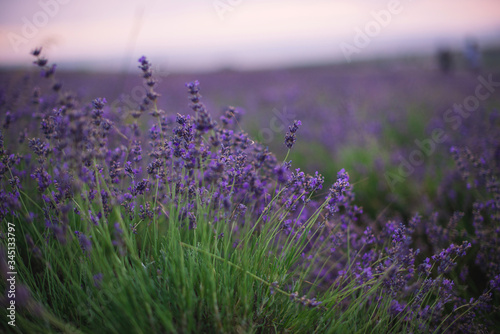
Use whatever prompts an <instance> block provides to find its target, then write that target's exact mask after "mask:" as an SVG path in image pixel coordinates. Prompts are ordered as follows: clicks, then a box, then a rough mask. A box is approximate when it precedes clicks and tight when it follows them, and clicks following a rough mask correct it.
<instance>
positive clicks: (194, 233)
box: [0, 49, 500, 333]
mask: <svg viewBox="0 0 500 334" xmlns="http://www.w3.org/2000/svg"><path fill="white" fill-rule="evenodd" d="M33 55H34V56H35V57H36V60H35V64H36V65H37V66H38V67H40V68H41V76H42V77H43V78H44V79H47V81H46V85H45V87H40V88H38V87H36V88H35V89H34V90H33V91H27V90H22V91H20V92H19V94H18V95H14V96H7V97H6V98H7V99H10V100H8V101H7V102H6V103H2V106H1V108H2V114H3V115H4V117H3V118H4V123H3V124H4V128H3V130H2V132H1V133H0V183H1V184H2V187H1V190H0V218H1V220H2V225H1V230H0V231H1V235H0V240H1V247H0V274H1V275H2V280H1V283H0V284H1V286H0V287H1V288H2V289H4V290H5V291H7V285H6V283H5V282H6V279H7V273H8V272H9V267H8V266H9V265H10V262H8V261H9V259H10V258H9V257H8V253H7V249H8V247H9V245H8V243H9V241H8V240H9V239H8V235H9V234H8V233H9V232H11V231H10V230H9V226H12V225H15V253H16V260H15V266H16V270H17V273H18V274H17V281H16V297H15V303H16V307H17V309H16V310H17V313H16V326H15V327H12V326H10V327H9V326H8V325H7V324H6V323H4V322H2V325H1V326H2V328H3V329H5V330H9V331H13V332H19V333H26V332H68V333H69V332H71V333H74V332H78V333H87V332H88V333H94V332H105V333H117V332H119V333H122V332H123V333H129V332H134V333H136V332H137V333H142V332H159V333H163V332H165V333H166V332H172V333H173V332H196V333H200V332H231V333H232V332H297V333H298V332H304V333H309V332H331V333H346V332H373V333H388V332H395V333H396V332H397V333H399V332H435V333H441V332H446V331H449V332H457V331H470V332H475V331H478V330H489V329H493V328H495V327H494V326H495V323H494V322H493V317H492V316H491V312H492V311H494V310H496V306H495V305H496V304H495V301H496V300H497V298H498V286H499V279H498V278H499V277H500V276H499V275H500V272H499V268H498V266H497V265H495V264H494V263H496V262H495V261H491V259H492V258H491V257H493V259H496V257H495V256H496V253H497V252H496V250H497V239H498V238H497V234H498V205H499V204H498V198H499V195H498V184H497V179H496V176H495V173H494V172H493V171H491V170H489V169H488V168H487V166H486V162H484V161H482V160H478V159H476V158H475V157H474V155H473V154H472V153H471V152H469V151H467V150H465V151H463V152H464V153H463V152H462V151H460V150H453V154H454V156H455V158H456V160H457V161H458V162H459V169H460V171H461V172H462V175H464V177H465V178H470V177H471V174H470V172H468V173H467V167H465V164H464V163H463V162H462V160H463V157H464V156H465V157H466V158H467V161H469V163H470V164H471V165H472V166H473V167H474V168H475V170H476V171H477V173H478V178H477V179H475V180H476V181H475V182H474V184H475V185H477V186H478V187H480V186H485V187H486V189H487V192H488V194H491V195H492V197H493V199H492V200H487V201H486V202H478V203H476V204H474V220H473V225H471V226H472V227H473V228H474V230H473V231H472V232H467V229H459V228H458V227H457V226H458V224H459V222H460V220H461V219H462V217H463V215H461V214H458V213H457V214H456V215H455V216H453V217H452V219H451V220H450V223H449V225H448V226H447V227H446V228H445V227H440V226H439V225H438V224H432V220H431V219H430V218H429V219H426V218H423V217H420V216H419V215H415V216H414V217H413V218H411V219H409V220H408V221H403V220H401V219H399V218H397V217H396V218H395V219H393V220H388V221H387V222H385V223H383V224H374V223H372V222H370V221H369V220H366V219H359V218H360V216H361V215H362V214H363V210H362V208H360V207H358V206H357V205H356V204H355V197H354V193H353V189H352V186H351V179H350V177H349V174H348V172H347V171H345V170H344V169H342V170H340V171H339V172H338V173H337V176H336V180H335V181H334V182H333V184H332V185H331V186H330V187H328V190H327V191H325V192H323V187H324V184H325V178H324V177H323V176H322V175H321V174H320V173H318V172H316V173H314V174H313V175H310V174H307V173H305V172H304V171H302V170H300V169H299V168H292V162H291V161H288V160H287V159H288V156H289V155H288V154H287V155H286V157H285V158H284V159H283V160H280V159H279V158H278V157H277V156H276V155H274V154H273V153H272V152H270V151H269V149H268V148H267V147H265V146H263V145H261V144H259V143H258V142H256V141H254V140H252V139H251V138H250V136H249V135H248V134H247V133H245V132H244V131H242V129H241V127H240V125H239V122H238V120H239V119H240V117H241V115H240V113H239V111H238V109H237V108H234V107H228V108H226V109H225V110H224V113H223V114H222V115H221V116H220V118H219V119H218V121H217V120H216V118H215V117H214V116H213V115H212V114H211V113H210V112H209V110H208V108H207V107H206V105H205V104H204V103H203V102H202V96H201V94H200V92H201V88H200V84H199V82H198V81H193V82H190V83H187V84H186V88H187V95H188V101H189V107H190V109H191V111H190V112H189V113H181V112H180V110H179V112H178V113H175V114H174V113H167V112H165V111H163V110H161V109H160V108H158V105H157V103H158V100H159V98H160V94H158V93H157V92H156V91H155V89H156V82H155V79H154V72H153V71H152V66H151V64H150V62H149V61H148V60H147V58H146V57H141V58H140V59H139V68H140V70H141V72H142V77H143V79H144V80H145V82H146V85H147V86H148V87H149V89H148V90H147V91H145V92H144V99H143V100H142V102H141V103H140V105H138V106H137V108H135V109H133V110H128V111H124V110H123V109H120V110H114V109H112V108H110V107H109V106H108V105H107V100H106V98H105V97H91V98H90V100H89V101H88V102H85V99H82V100H80V99H79V98H77V97H75V96H74V95H73V94H71V93H69V92H65V91H63V90H62V87H63V86H62V84H60V83H59V81H57V80H56V79H55V71H56V67H55V65H51V66H49V65H48V60H47V59H46V58H44V57H43V56H42V55H41V50H40V49H37V50H35V51H34V52H33ZM49 81H50V82H49ZM4 111H5V113H4ZM26 119H28V120H30V121H29V122H26ZM304 123H306V121H304ZM301 124H302V123H301V121H298V120H297V121H294V123H293V124H291V125H290V126H289V131H288V132H287V133H286V135H285V141H284V145H285V146H286V147H287V149H288V152H289V153H290V152H291V150H293V149H294V144H295V143H296V140H297V138H296V137H297V135H299V136H300V131H298V130H299V126H300V125H301ZM464 154H465V155H464ZM485 215H489V216H488V217H487V218H485V217H486V216H485ZM367 222H368V223H367ZM422 230H425V231H427V234H428V235H429V243H428V244H429V246H428V247H425V248H423V249H422V250H420V249H418V248H417V244H418V241H419V240H420V239H421V235H420V232H421V231H422ZM457 231H459V232H460V233H458V232H457ZM483 238H487V239H483ZM471 250H472V252H471ZM467 258H474V259H475V260H474V261H475V263H476V264H477V265H478V266H481V267H482V268H485V271H484V275H485V276H484V280H483V281H484V282H485V284H483V285H484V286H482V287H481V288H478V289H476V292H478V291H480V290H481V291H480V292H479V295H476V296H474V297H472V298H470V297H471V296H470V294H469V292H468V291H467V290H466V289H465V286H464V283H467V282H469V281H468V280H467V277H466V276H467V275H466V273H464V268H466V263H465V262H464V259H467ZM490 261H491V262H490ZM459 269H460V272H459V273H457V271H458V270H459ZM462 274H463V275H462ZM459 276H460V277H462V276H465V277H466V278H465V280H462V281H460V277H459ZM11 300H14V299H13V297H9V295H8V294H6V295H5V296H4V297H3V299H2V301H3V303H4V304H5V305H7V304H8V303H10V301H11ZM4 309H5V308H4ZM4 309H3V310H4ZM2 312H4V311H2ZM4 319H5V314H4Z"/></svg>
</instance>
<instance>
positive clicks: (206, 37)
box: [0, 0, 500, 71]
mask: <svg viewBox="0 0 500 334" xmlns="http://www.w3.org/2000/svg"><path fill="white" fill-rule="evenodd" d="M391 8H392V9H394V10H393V12H392V13H391V11H390V10H391ZM395 8H396V9H397V10H395ZM381 11H383V13H391V14H390V17H387V16H385V17H384V18H385V20H386V21H384V24H383V25H381V24H380V23H376V21H375V18H374V14H373V12H376V13H382V12H381ZM380 15H382V14H380ZM382 16H383V15H382ZM377 26H378V28H377ZM370 27H372V29H375V30H373V31H372V36H371V37H370V36H369V37H368V40H369V41H368V42H367V44H366V45H362V47H357V51H356V52H355V53H351V54H350V56H349V57H348V58H349V59H350V60H361V59H365V58H369V57H373V56H379V55H383V54H394V53H407V54H408V53H410V54H411V53H422V52H432V51H433V50H435V49H436V48H437V47H438V46H440V45H447V46H450V47H452V48H457V49H460V48H462V47H463V44H464V40H465V38H467V37H474V38H476V39H478V40H479V42H480V44H482V45H485V44H493V43H496V42H500V1H498V0H476V1H469V0H434V1H432V0H400V1H398V0H392V1H387V0H386V1H380V0H339V1H333V0H332V1H323V0H310V1H305V0H297V1H295V0H266V1H264V0H185V1H181V0H176V1H173V0H150V1H133V0H120V1H118V0H107V1H97V0H85V1H84V0H36V1H32V0H24V1H7V0H0V66H2V65H4V66H5V65H22V64H28V63H29V62H30V60H31V58H30V56H29V51H30V50H32V49H33V48H35V47H36V46H39V45H43V46H44V47H45V49H46V52H47V56H48V57H50V59H51V61H55V62H57V63H58V64H59V65H60V66H61V65H62V66H65V67H67V68H72V67H73V66H76V67H79V68H96V69H102V68H106V69H110V70H122V69H126V68H131V67H132V66H134V67H135V63H134V61H135V60H136V58H139V57H140V56H141V55H143V54H145V55H147V56H148V57H149V58H150V59H151V60H152V61H153V62H154V63H157V64H158V63H161V64H162V66H166V67H168V68H169V69H171V70H172V71H198V70H214V69H220V68H235V69H253V68H272V67H276V66H278V67H283V66H293V65H306V64H315V63H327V62H347V58H346V56H345V51H344V52H343V51H342V46H344V48H345V46H346V45H352V46H356V44H355V37H356V34H357V31H359V30H361V31H366V29H367V28H370ZM357 29H359V30H357ZM358 46H359V44H358ZM351 51H352V49H351Z"/></svg>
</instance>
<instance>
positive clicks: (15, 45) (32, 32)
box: [7, 0, 71, 53]
mask: <svg viewBox="0 0 500 334" xmlns="http://www.w3.org/2000/svg"><path fill="white" fill-rule="evenodd" d="M70 1H71V0H40V1H38V6H39V7H40V10H38V11H37V12H35V13H34V14H33V15H32V16H31V18H28V17H26V16H23V17H21V21H22V23H23V24H22V27H21V31H19V33H18V32H9V33H8V34H7V38H8V39H9V43H10V46H11V47H12V49H13V50H14V52H16V53H18V52H19V51H20V47H21V46H23V45H26V44H28V43H29V41H30V40H32V39H33V38H35V37H36V36H37V35H38V33H39V32H40V29H42V28H44V27H45V26H46V25H47V24H49V22H50V19H51V18H53V17H55V16H56V15H57V14H58V13H59V10H60V9H61V5H66V4H67V3H69V2H70Z"/></svg>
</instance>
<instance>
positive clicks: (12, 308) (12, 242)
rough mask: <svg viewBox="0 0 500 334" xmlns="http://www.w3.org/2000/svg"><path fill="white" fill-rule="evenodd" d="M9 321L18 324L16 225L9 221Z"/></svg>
mask: <svg viewBox="0 0 500 334" xmlns="http://www.w3.org/2000/svg"><path fill="white" fill-rule="evenodd" d="M7 270H8V271H7V273H6V274H7V278H6V280H7V284H6V286H7V288H6V290H7V298H8V306H7V318H8V321H7V323H8V324H9V326H14V327H15V326H16V275H17V271H16V226H15V224H14V223H10V222H7Z"/></svg>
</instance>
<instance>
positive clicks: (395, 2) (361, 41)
mask: <svg viewBox="0 0 500 334" xmlns="http://www.w3.org/2000/svg"><path fill="white" fill-rule="evenodd" d="M408 1H412V0H408ZM402 11H403V4H402V2H401V1H399V0H390V1H389V2H388V3H387V5H386V7H385V9H381V10H379V11H372V12H370V16H371V17H372V20H370V21H368V22H366V24H365V25H364V26H363V27H359V26H357V27H355V28H354V37H353V39H352V42H349V43H348V42H342V43H340V44H339V47H340V50H341V51H342V53H343V55H344V57H345V59H346V60H347V62H349V63H350V62H351V61H352V56H353V55H354V54H358V53H360V52H361V51H362V50H363V49H364V48H366V47H368V45H370V43H371V41H372V39H373V38H375V37H377V36H378V35H380V33H381V32H382V30H383V28H385V27H387V26H388V25H389V24H391V22H392V19H393V18H394V17H395V16H397V15H399V14H401V12H402Z"/></svg>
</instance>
